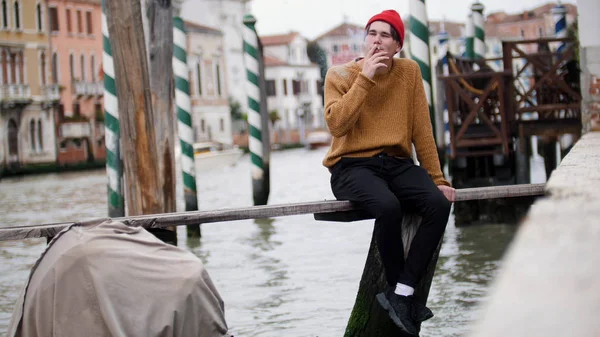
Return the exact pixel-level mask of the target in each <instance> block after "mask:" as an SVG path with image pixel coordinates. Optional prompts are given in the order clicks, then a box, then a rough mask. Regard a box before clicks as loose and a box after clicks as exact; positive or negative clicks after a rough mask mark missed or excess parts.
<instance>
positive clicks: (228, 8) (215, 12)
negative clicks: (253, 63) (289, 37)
mask: <svg viewBox="0 0 600 337" xmlns="http://www.w3.org/2000/svg"><path fill="white" fill-rule="evenodd" d="M248 2H249V0H216V1H215V0H196V1H187V2H184V3H183V5H182V10H181V17H182V18H183V19H184V20H187V21H188V22H193V23H195V24H199V25H202V26H207V27H212V28H215V29H218V30H220V31H221V32H222V33H223V54H224V57H225V59H226V60H227V66H226V67H227V68H226V69H225V71H224V75H225V77H226V78H227V83H228V84H229V90H228V94H229V96H230V97H231V99H232V100H233V101H234V102H237V103H239V104H240V105H241V107H242V110H243V111H244V112H246V113H247V112H248V99H247V97H246V69H245V66H244V50H243V49H242V46H243V38H242V26H243V19H244V14H246V13H248V10H247V9H248V8H247V3H248Z"/></svg>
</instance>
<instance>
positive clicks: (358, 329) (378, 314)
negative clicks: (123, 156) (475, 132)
mask: <svg viewBox="0 0 600 337" xmlns="http://www.w3.org/2000/svg"><path fill="white" fill-rule="evenodd" d="M544 193H545V186H544V184H527V185H511V186H494V187H479V188H465V189H459V190H457V191H456V201H457V202H461V201H467V200H482V199H497V198H515V197H531V196H540V195H544ZM311 213H312V214H314V217H315V219H316V220H325V221H340V222H349V221H356V220H365V219H370V218H372V217H371V216H370V215H369V214H368V212H366V211H364V210H360V209H357V208H356V207H355V205H354V204H353V203H351V202H349V201H338V200H331V201H316V202H305V203H295V204H282V205H270V206H254V207H247V208H232V209H221V210H212V211H192V212H181V213H167V214H152V215H138V216H129V217H123V218H115V219H114V220H116V221H121V222H123V223H125V224H127V225H129V226H141V227H144V228H164V227H168V226H172V225H177V226H184V225H189V224H198V223H210V222H224V221H233V220H245V219H262V218H272V217H279V216H289V215H299V214H311ZM419 222H420V219H419V217H418V216H416V215H412V214H407V215H406V216H405V217H404V219H403V222H402V228H403V230H402V234H403V242H404V247H405V256H406V254H407V252H408V249H409V247H410V242H411V241H412V238H413V237H414V235H415V233H416V230H417V229H418V226H419ZM77 224H78V223H77V222H64V223H54V224H43V225H25V226H14V227H0V241H5V240H19V239H26V238H40V237H50V236H55V235H56V234H57V233H58V232H60V231H61V230H63V229H65V228H67V227H70V226H76V225H77ZM441 244H442V243H441V242H440V244H439V245H438V249H437V250H436V252H435V253H434V256H433V257H432V259H431V261H430V262H429V266H428V268H427V271H426V273H425V276H424V277H423V279H422V280H421V281H420V282H419V283H418V285H417V287H416V289H415V300H416V301H419V302H421V303H423V304H426V303H427V297H428V295H429V289H430V287H431V282H432V279H433V274H434V271H435V267H436V264H437V259H438V256H439V250H440V248H441ZM384 275H385V274H384V272H383V265H382V263H381V259H380V256H379V253H378V251H377V246H376V243H375V239H374V236H373V237H372V238H371V245H370V248H369V253H368V256H367V259H366V262H365V267H364V270H363V274H362V277H361V280H360V285H359V289H358V294H357V297H356V301H355V304H354V308H353V310H352V313H351V316H350V319H349V321H348V325H347V327H346V331H345V334H344V336H346V337H358V336H361V337H396V336H399V337H403V334H402V333H401V331H400V330H399V329H398V328H397V327H396V325H395V324H394V323H393V322H392V321H391V320H390V319H389V317H388V314H387V312H386V311H384V310H382V309H381V308H380V307H379V304H378V303H377V301H376V299H375V295H376V294H377V293H379V292H381V291H383V290H384V289H385V287H386V286H387V282H386V280H385V276H384Z"/></svg>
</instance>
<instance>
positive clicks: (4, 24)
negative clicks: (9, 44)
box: [2, 0, 8, 29]
mask: <svg viewBox="0 0 600 337" xmlns="http://www.w3.org/2000/svg"><path fill="white" fill-rule="evenodd" d="M2 28H3V29H7V28H8V6H7V4H6V0H2Z"/></svg>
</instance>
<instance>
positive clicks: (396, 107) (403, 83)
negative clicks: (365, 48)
mask: <svg viewBox="0 0 600 337" xmlns="http://www.w3.org/2000/svg"><path fill="white" fill-rule="evenodd" d="M361 71H362V66H361V65H359V61H351V62H349V63H346V64H344V65H340V66H336V67H332V68H331V69H329V71H328V72H327V76H326V77H325V120H326V121H327V126H328V128H329V131H330V132H331V135H332V136H333V141H332V144H331V148H330V149H329V152H328V153H327V155H326V156H325V159H324V160H323V165H325V166H326V167H328V168H331V167H332V166H333V165H335V164H336V163H337V162H338V161H339V160H340V158H341V157H371V156H374V155H376V154H378V153H380V152H383V151H385V152H387V153H388V154H390V155H393V156H399V157H406V158H410V157H412V144H413V143H414V145H415V149H416V151H417V159H418V160H419V163H420V165H421V166H422V167H423V168H425V169H426V170H427V172H428V173H429V176H430V177H431V179H432V180H433V182H434V183H435V184H436V185H447V186H450V183H449V182H448V181H447V180H445V179H444V176H443V174H442V171H441V169H440V162H439V159H438V154H437V149H436V145H435V140H434V138H433V130H432V128H431V120H430V118H429V107H428V105H427V98H426V97H425V90H424V89H423V82H422V79H421V71H420V69H419V66H418V65H417V63H416V62H414V61H412V60H409V59H399V58H394V59H393V63H392V67H391V69H389V71H388V72H387V73H385V74H375V76H374V77H373V80H371V79H369V78H368V77H366V76H365V75H363V74H362V73H361Z"/></svg>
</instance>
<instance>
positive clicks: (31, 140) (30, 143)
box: [29, 119, 35, 151]
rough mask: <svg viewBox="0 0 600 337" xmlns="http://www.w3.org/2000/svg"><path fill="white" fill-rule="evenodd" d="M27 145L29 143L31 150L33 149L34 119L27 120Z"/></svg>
mask: <svg viewBox="0 0 600 337" xmlns="http://www.w3.org/2000/svg"><path fill="white" fill-rule="evenodd" d="M29 145H31V150H32V151H35V121H34V120H33V119H32V120H31V121H30V122H29Z"/></svg>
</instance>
